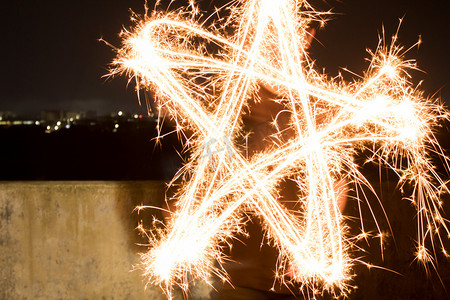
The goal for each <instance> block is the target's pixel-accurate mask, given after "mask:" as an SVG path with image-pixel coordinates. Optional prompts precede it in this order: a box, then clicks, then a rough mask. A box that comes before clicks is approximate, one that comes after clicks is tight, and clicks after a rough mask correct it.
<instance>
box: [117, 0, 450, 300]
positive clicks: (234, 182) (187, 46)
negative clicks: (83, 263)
mask: <svg viewBox="0 0 450 300" xmlns="http://www.w3.org/2000/svg"><path fill="white" fill-rule="evenodd" d="M225 12H226V13H225ZM214 14H215V16H216V19H218V21H216V22H209V20H208V19H206V20H205V18H202V15H201V12H200V11H199V10H198V9H197V8H196V6H195V5H194V3H193V1H191V4H190V5H189V6H188V7H187V8H183V9H182V10H177V11H176V12H159V11H158V10H154V11H152V13H151V15H150V16H145V17H144V18H143V19H142V20H140V21H137V26H136V28H135V31H133V32H125V33H124V46H123V48H122V49H121V50H119V52H118V56H117V59H116V61H115V62H114V63H115V67H116V68H115V70H114V71H113V73H114V74H115V73H121V72H126V73H127V74H128V75H129V76H130V77H131V78H134V79H135V80H136V82H137V85H138V88H148V89H152V90H154V91H156V93H157V97H158V108H159V110H160V111H164V112H165V113H166V114H168V115H170V116H171V117H172V118H173V119H174V120H175V121H176V124H177V129H178V131H179V132H180V133H181V134H183V135H185V136H186V137H187V142H186V145H185V146H186V147H187V148H188V149H190V150H191V153H192V154H191V157H190V159H189V161H188V162H187V163H186V164H185V166H184V167H183V168H182V169H181V170H180V171H179V172H178V174H177V178H181V180H182V183H181V185H180V186H179V189H178V193H177V195H176V198H177V204H176V209H175V211H173V214H172V216H171V219H170V221H169V222H168V224H166V225H165V227H164V228H163V229H155V230H153V231H151V232H150V233H149V234H148V236H149V239H150V242H149V243H150V248H149V251H148V252H147V253H145V254H143V255H142V260H143V266H144V268H145V275H146V276H148V278H149V282H150V283H152V284H158V285H161V286H162V288H163V289H164V291H165V292H166V293H167V295H168V296H169V297H170V296H171V291H172V286H173V285H174V284H177V285H179V286H181V287H182V288H183V289H187V288H188V283H189V281H188V273H190V274H191V275H193V276H194V277H200V278H202V279H203V280H205V281H206V282H208V281H209V280H210V276H211V274H213V276H219V277H221V278H223V279H227V274H226V273H225V272H224V270H223V268H221V264H222V263H223V262H224V259H226V258H225V257H223V254H222V252H223V251H222V250H223V249H222V247H226V245H227V243H229V242H230V241H231V240H232V239H233V238H234V236H235V235H236V233H238V232H242V231H243V224H244V222H245V217H244V216H245V214H255V215H258V216H260V217H261V219H262V222H263V223H264V226H265V230H266V233H267V235H266V236H267V242H270V243H271V244H274V245H275V246H276V247H277V248H278V249H279V253H280V259H279V263H278V265H277V266H276V268H277V272H276V274H274V280H281V281H287V280H294V281H296V282H299V283H302V284H304V285H306V286H310V287H314V286H316V285H317V284H319V285H320V286H321V287H323V288H325V289H336V288H337V290H339V291H340V292H342V293H344V294H345V293H346V291H347V290H348V282H349V278H350V275H351V270H350V269H351V266H352V265H353V264H354V263H355V262H356V261H357V260H356V258H353V257H352V255H351V252H350V251H349V248H350V247H351V246H352V243H354V242H355V240H357V239H358V238H360V237H366V236H367V235H368V233H367V232H365V231H364V224H363V222H362V221H361V225H362V226H361V227H362V229H363V232H362V233H361V234H360V235H359V236H357V237H352V236H350V235H349V233H348V232H347V230H346V226H345V223H344V217H343V216H342V213H341V211H340V208H339V203H338V202H339V201H338V198H339V196H338V194H339V192H338V191H336V189H337V188H336V187H337V186H340V185H339V184H337V183H338V182H346V185H347V186H348V187H351V186H353V189H354V190H355V191H356V190H358V189H361V187H362V186H367V187H369V188H370V183H369V182H368V180H366V178H365V177H364V176H363V174H361V172H360V167H359V166H358V165H357V164H356V163H355V156H356V155H357V154H358V155H360V154H361V153H362V152H364V153H368V152H370V155H369V157H368V159H369V160H371V161H374V162H376V163H380V164H383V165H385V166H387V167H389V168H390V169H392V170H393V171H394V172H395V173H396V174H397V175H398V177H399V182H400V184H401V185H402V184H406V183H407V184H410V185H411V186H412V187H413V193H412V195H410V196H409V197H408V199H410V200H411V201H412V202H413V203H414V204H415V206H416V208H417V214H418V216H417V219H418V240H417V248H418V251H417V253H418V258H419V259H421V260H423V261H429V260H431V259H432V256H430V253H432V252H435V251H436V249H442V251H445V250H444V245H443V244H444V242H443V240H442V239H441V238H440V235H439V234H436V233H438V232H441V233H442V232H445V233H446V234H448V233H449V231H448V228H447V226H446V223H445V220H444V219H443V217H441V214H440V210H441V206H442V203H441V202H440V198H439V196H440V194H441V193H442V192H447V188H446V186H445V182H444V181H443V180H442V179H441V178H440V177H439V175H438V174H437V173H436V172H435V171H434V168H433V166H432V164H431V159H430V157H429V155H428V153H430V152H432V153H437V154H438V155H440V156H441V158H443V161H445V162H446V161H447V158H446V157H445V156H444V155H443V154H442V151H440V148H439V145H438V144H437V141H436V140H435V138H434V136H433V131H432V127H433V126H434V125H435V124H436V123H437V122H439V121H440V119H444V118H447V117H448V116H447V113H446V112H445V111H444V110H443V108H442V107H440V106H439V105H438V104H436V103H434V102H432V101H429V100H427V99H425V98H423V97H422V95H421V93H420V92H418V91H417V90H416V88H415V87H413V86H412V85H411V83H410V82H409V81H408V78H409V75H408V73H407V71H408V69H410V68H414V67H415V66H414V63H413V62H412V61H404V60H402V57H401V56H402V51H403V50H402V48H401V47H398V46H396V45H395V40H394V41H393V43H392V45H391V46H386V45H385V44H384V42H383V41H381V42H380V45H379V47H378V49H377V50H376V52H375V53H374V54H373V57H372V61H371V64H370V67H369V69H368V70H367V72H366V73H365V75H364V77H362V78H361V79H360V80H358V81H357V82H352V83H347V82H344V81H343V80H342V79H341V78H337V79H333V80H330V79H329V78H327V77H326V76H325V75H323V74H320V73H318V72H317V71H315V70H314V66H313V63H312V61H311V60H310V58H309V57H308V55H307V53H306V48H307V46H308V43H309V42H308V41H309V40H310V37H309V34H310V32H309V31H308V26H309V25H310V24H311V22H322V17H323V15H322V14H321V13H318V12H316V11H314V10H313V8H312V7H311V6H309V4H308V3H307V2H306V1H303V0H277V1H274V0H247V1H244V0H241V1H233V2H232V3H230V4H229V5H228V6H227V7H226V8H221V9H217V11H215V12H214ZM222 15H226V17H222ZM217 16H218V17H217ZM200 20H202V21H200ZM208 22H209V23H208ZM206 24H209V25H206ZM258 86H265V87H267V88H269V89H271V90H273V91H275V92H276V94H277V95H278V97H277V99H275V100H273V101H276V102H277V103H279V104H281V105H282V106H283V107H284V108H283V111H286V112H288V113H289V114H290V123H289V130H290V131H292V134H290V135H289V138H284V137H283V131H284V130H285V128H283V127H277V126H278V123H277V119H274V120H273V122H272V123H273V126H274V127H275V128H279V131H278V132H277V133H276V134H273V135H272V136H270V137H268V140H270V141H271V142H272V144H271V146H270V147H267V149H265V150H264V151H261V152H259V153H257V154H255V155H251V156H249V155H247V154H246V153H247V151H246V147H245V145H243V144H242V142H240V141H243V140H245V135H246V134H247V133H245V132H243V130H242V115H243V113H244V111H246V110H248V109H250V114H251V106H250V105H249V100H250V99H255V98H257V97H258V95H257V90H258ZM211 141H214V143H211ZM205 145H208V146H207V147H205ZM210 147H214V149H210ZM286 179H289V180H294V181H295V182H297V184H298V187H299V189H300V193H299V195H298V199H296V201H298V203H299V204H300V205H299V206H298V207H301V208H302V209H301V210H299V211H292V210H289V209H287V208H286V207H284V206H283V205H282V204H280V202H279V201H278V200H277V199H278V197H279V184H280V182H281V181H283V180H286ZM372 190H373V189H372ZM362 201H366V199H365V198H364V197H362V196H361V199H359V200H358V203H360V202H362ZM373 218H375V219H376V216H375V215H374V216H373ZM361 220H362V216H361ZM380 235H381V231H380ZM436 237H437V238H436ZM432 238H433V239H432ZM428 240H430V241H432V242H431V243H429V244H431V245H432V249H430V250H428V249H427V248H426V243H427V241H428ZM214 261H216V262H218V263H219V266H218V267H217V264H215V263H214ZM274 267H275V266H274ZM292 270H294V272H293V271H292Z"/></svg>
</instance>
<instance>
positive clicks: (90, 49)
mask: <svg viewBox="0 0 450 300" xmlns="http://www.w3.org/2000/svg"><path fill="white" fill-rule="evenodd" d="M274 1H275V0H274ZM163 2H164V1H163ZM225 2H226V1H214V2H213V3H212V2H211V1H201V3H202V7H203V8H204V9H205V10H207V9H208V7H211V6H212V5H216V6H219V5H220V4H222V3H225ZM165 3H168V1H165ZM184 3H186V1H175V2H174V4H173V5H174V6H176V5H183V4H184ZM311 3H312V4H313V5H316V6H319V7H321V8H323V9H325V10H328V9H332V10H333V11H334V12H335V13H336V14H335V15H334V16H333V17H332V19H331V20H330V21H329V22H328V24H327V26H326V28H325V29H322V30H319V32H318V33H317V41H316V42H314V43H313V45H312V47H311V49H310V53H311V57H312V58H314V59H315V60H316V65H317V66H318V68H321V69H322V68H324V69H325V70H326V71H325V72H326V73H327V74H329V75H330V76H336V75H337V74H338V73H339V72H340V71H342V68H348V69H349V70H351V71H353V72H355V73H357V74H362V73H363V72H364V70H365V69H366V68H367V66H368V62H367V61H365V59H366V58H368V57H369V55H368V54H367V52H366V49H367V48H370V49H372V50H374V49H375V47H376V46H377V44H378V35H379V33H380V32H381V28H382V26H383V25H384V28H385V31H386V36H387V37H390V36H391V35H392V34H393V33H395V32H396V30H397V28H398V24H399V19H400V18H404V20H403V24H402V26H401V27H400V32H399V41H400V43H401V44H402V45H404V46H405V47H406V48H408V47H409V46H412V45H413V44H415V43H416V42H417V40H418V39H419V36H421V39H422V41H423V43H422V44H421V46H420V47H419V48H414V49H413V50H411V51H410V52H408V53H407V54H406V58H408V59H409V58H415V59H416V60H417V63H418V66H419V68H420V69H421V70H423V72H420V71H414V72H412V75H413V79H412V80H413V82H414V83H416V84H417V83H419V82H421V81H423V83H422V85H421V89H423V90H424V91H425V94H426V95H428V96H433V97H435V98H441V100H442V101H443V102H444V103H446V104H447V105H448V104H449V103H450V92H449V90H450V87H449V84H450V73H449V72H450V71H449V70H450V59H449V58H448V53H449V46H450V22H449V16H448V12H449V10H448V4H447V3H448V1H447V0H438V1H427V2H426V1H413V0H409V1H408V0H378V1H374V0H346V1H342V2H341V1H336V0H329V1H328V2H320V3H317V2H315V3H314V2H313V1H311ZM151 5H152V4H151V2H149V6H151ZM130 9H131V10H133V11H134V12H136V13H138V14H142V13H143V12H144V1H143V0H127V1H112V0H94V1H87V0H78V1H73V0H65V1H61V0H59V1H56V0H41V1H38V0H7V1H3V2H2V3H1V9H0V25H1V27H0V28H1V30H2V33H1V37H0V38H1V45H2V47H1V53H2V56H1V57H2V63H1V65H2V72H1V76H2V79H1V80H0V111H6V110H10V111H13V112H15V113H17V114H19V115H21V114H23V115H27V114H33V113H38V112H40V111H41V110H52V109H62V110H72V111H78V110H79V111H89V110H94V111H97V113H98V115H102V114H109V113H110V112H112V111H118V110H124V111H128V112H132V113H134V112H138V113H142V114H145V112H146V109H145V107H140V106H139V103H138V100H137V96H136V92H135V91H134V88H133V86H132V85H131V86H129V87H127V79H126V78H124V77H117V78H114V79H107V78H105V77H104V75H105V74H107V73H108V71H107V69H108V65H109V63H110V62H111V61H112V60H113V58H114V56H115V53H114V50H113V49H112V48H111V47H110V46H108V45H106V44H105V43H102V42H99V39H100V38H103V39H105V40H106V41H108V42H109V43H111V44H112V45H114V46H117V47H119V46H120V39H119V37H118V33H119V32H120V31H121V30H122V28H124V27H125V28H129V27H130V26H131V25H132V22H131V21H130ZM344 76H345V78H346V79H348V80H352V76H350V75H348V74H346V73H344ZM116 121H117V120H106V121H104V122H103V123H102V126H97V127H92V126H88V125H85V124H84V125H83V124H81V125H79V126H73V127H72V128H71V129H70V130H60V131H58V132H53V133H51V134H48V133H45V129H44V128H41V127H33V128H31V127H25V126H12V127H1V128H0V140H1V145H0V166H1V168H2V171H1V172H0V180H141V179H163V180H168V179H170V177H171V175H173V173H174V172H175V171H176V170H177V167H178V166H179V165H180V163H181V158H180V157H179V156H178V153H177V151H180V150H181V148H180V144H179V142H178V141H177V137H176V135H174V134H172V135H169V136H168V137H166V138H164V139H163V140H162V145H161V146H159V145H156V143H155V140H154V139H153V138H154V137H155V136H156V122H155V121H154V120H152V119H151V118H148V119H144V120H142V121H139V122H134V123H127V122H120V121H119V123H120V127H119V130H118V131H117V132H112V131H111V128H113V125H114V123H115V122H116ZM165 130H166V132H169V131H170V130H171V128H170V126H168V127H167V128H166V129H165ZM448 137H449V134H448V124H447V125H445V126H444V127H443V128H442V130H441V131H440V132H438V138H439V140H440V142H441V144H442V145H443V147H444V148H445V149H450V147H449V139H448ZM368 171H369V172H373V173H374V174H375V173H376V170H370V169H369V170H368ZM374 178H375V177H374ZM389 179H390V178H389V177H383V178H382V180H378V181H377V179H375V180H374V187H375V189H376V190H377V191H378V192H379V193H380V194H381V196H382V197H381V198H382V202H383V206H384V207H385V209H386V211H387V212H388V217H389V220H390V221H391V226H392V229H393V233H394V235H395V237H396V238H395V239H394V238H389V239H388V241H387V242H386V243H385V244H384V247H385V248H384V260H383V259H382V256H381V252H380V246H379V243H377V241H376V239H374V240H372V241H371V242H370V244H369V245H363V244H362V246H364V247H365V249H367V252H366V253H361V256H365V257H366V258H367V257H368V258H369V259H364V260H365V261H370V262H371V263H373V264H375V265H379V266H383V267H385V268H387V269H390V270H393V271H396V272H399V273H401V275H399V274H396V273H394V272H392V271H387V270H380V269H370V270H369V269H367V268H366V267H364V266H357V267H355V270H356V274H357V276H355V280H354V284H355V285H357V286H358V287H359V288H358V289H357V290H356V291H354V292H353V293H352V294H351V297H350V298H351V299H448V298H449V294H448V292H447V290H446V288H445V286H447V287H449V286H450V266H449V260H448V258H445V257H444V256H443V255H442V254H441V253H440V252H439V251H440V250H439V249H437V254H436V258H437V263H435V264H434V265H433V264H430V265H428V268H429V272H427V270H425V268H424V267H422V266H421V265H420V264H417V263H415V262H414V257H415V255H414V247H415V243H414V240H413V238H414V236H415V226H416V225H415V224H416V223H415V222H416V219H415V218H414V216H415V212H414V210H413V208H412V206H411V205H410V204H409V203H408V202H407V201H401V200H400V198H401V195H400V194H399V192H398V190H397V191H395V187H396V184H395V182H391V181H390V180H389ZM377 182H378V183H377ZM444 200H445V201H447V199H444ZM372 201H374V202H376V199H372ZM356 207H357V206H356V204H355V203H352V202H351V201H350V202H349V204H348V205H347V208H346V212H345V214H346V215H348V216H354V217H358V214H357V211H356V210H355V208H356ZM445 208H446V210H447V211H448V210H449V205H448V204H447V205H446V206H445ZM363 209H365V210H366V215H369V214H370V212H368V211H367V209H368V208H367V207H366V208H363ZM380 209H381V206H378V207H375V210H377V211H376V214H377V215H382V214H383V212H382V211H380ZM449 215H450V214H449V213H448V212H447V216H449ZM349 222H350V225H351V228H358V226H359V225H358V224H357V221H355V222H356V223H354V224H352V223H351V222H352V220H349ZM367 222H369V223H368V225H367V226H368V228H369V229H370V228H372V229H374V228H375V224H373V223H372V224H370V222H371V221H370V218H368V221H367ZM381 222H382V224H381V226H382V228H384V229H386V228H389V226H388V225H387V223H386V222H385V221H381ZM444 242H445V243H446V245H449V243H448V240H447V239H445V241H444ZM434 268H436V269H438V271H439V273H437V272H435V270H434ZM438 274H439V275H440V277H439V275H438ZM319 297H320V296H319ZM324 298H328V296H326V295H325V296H324Z"/></svg>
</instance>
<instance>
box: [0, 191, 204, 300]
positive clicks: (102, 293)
mask: <svg viewBox="0 0 450 300" xmlns="http://www.w3.org/2000/svg"><path fill="white" fill-rule="evenodd" d="M163 199H164V186H163V184H162V183H160V182H14V183H0V265H1V268H0V299H8V300H9V299H30V300H31V299H33V300H39V299H45V300H48V299H102V300H106V299H165V297H164V295H163V294H162V293H161V291H160V290H159V288H155V287H151V286H149V287H148V288H147V290H144V286H145V282H144V281H143V278H142V277H141V273H140V271H131V270H132V269H133V265H136V264H137V263H138V261H139V256H138V253H139V252H144V251H145V250H146V248H145V247H142V246H138V245H137V243H145V240H144V239H142V238H141V237H140V236H139V234H138V232H137V231H136V230H135V228H136V226H137V225H138V222H139V221H140V220H141V219H142V220H143V222H144V225H148V226H147V227H149V226H150V225H151V219H152V216H153V215H154V214H156V215H158V214H159V212H158V211H156V210H153V211H152V210H147V211H145V212H144V213H140V214H139V215H138V214H137V213H136V212H133V209H134V208H135V207H136V205H139V204H145V205H156V206H158V205H161V204H162V202H163ZM205 293H206V292H205ZM201 298H203V297H202V295H201V292H200V293H198V297H196V299H201Z"/></svg>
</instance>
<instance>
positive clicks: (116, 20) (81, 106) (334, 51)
mask: <svg viewBox="0 0 450 300" xmlns="http://www.w3.org/2000/svg"><path fill="white" fill-rule="evenodd" d="M186 2H187V1H175V3H176V4H178V5H182V4H183V3H186ZM202 2H203V3H202V5H203V7H205V8H207V7H208V6H210V5H211V2H213V3H212V5H214V4H216V5H217V4H220V3H224V2H225V1H211V0H205V1H202ZM447 2H448V1H447V0H437V1H428V2H427V1H421V2H419V1H414V0H409V1H408V0H377V1H375V0H342V1H337V0H328V1H327V3H323V2H322V3H320V6H322V7H323V8H326V9H330V8H332V9H333V11H334V12H336V13H337V14H336V15H335V16H334V17H333V18H332V20H330V21H329V22H328V24H327V26H326V28H325V29H323V30H321V31H319V33H318V34H317V39H318V40H319V41H320V43H319V42H315V43H314V45H313V46H312V48H311V56H312V57H313V58H314V59H316V64H317V66H318V67H320V68H325V70H326V73H328V74H330V75H331V76H333V75H336V74H337V73H338V72H339V70H340V69H339V68H340V67H347V68H348V69H350V70H352V71H354V72H356V73H359V74H361V73H362V72H363V71H364V70H365V68H366V67H367V62H366V61H365V60H364V59H365V58H368V55H367V53H366V48H371V49H374V48H375V47H376V45H377V43H378V34H379V32H380V30H381V27H382V25H383V24H384V27H385V29H386V32H387V36H391V35H392V33H394V32H395V31H396V29H397V27H398V22H399V18H402V17H404V21H403V24H402V26H401V29H400V34H399V38H400V42H401V43H402V44H403V45H405V47H409V46H411V45H413V44H414V43H415V42H416V41H417V40H418V37H419V36H421V38H422V41H423V44H422V45H421V46H420V48H419V49H413V50H412V51H410V52H409V53H407V55H406V57H407V58H415V59H417V62H418V66H419V68H420V69H422V70H423V71H424V72H413V74H412V75H413V76H414V79H413V81H414V82H419V81H422V80H423V81H424V83H423V85H422V89H423V90H425V94H426V95H428V96H432V95H436V96H437V97H441V98H442V99H443V100H444V101H446V102H447V103H448V104H450V71H449V70H450V58H449V57H448V53H449V49H450V48H449V46H450V21H449V18H450V17H449V16H448V14H447V13H448V11H449V10H448V8H447V7H446V5H447ZM311 3H314V2H311ZM149 6H152V1H151V0H149ZM130 9H131V10H133V11H134V12H136V13H138V14H142V13H143V12H144V0H127V1H114V0H90V1H88V0H78V1H73V0H64V1H62V0H58V1H56V0H6V1H2V4H1V10H0V11H1V12H0V14H1V16H0V22H1V29H2V34H1V39H2V43H1V45H2V80H1V81H0V82H1V86H0V93H1V94H0V111H5V110H11V111H13V112H16V113H19V114H20V113H29V112H39V111H40V110H44V109H66V110H82V111H87V110H96V111H98V112H99V113H100V114H102V113H108V112H111V111H114V110H118V109H124V110H127V111H130V112H134V111H144V110H143V108H139V104H138V100H137V97H136V92H135V91H134V87H133V86H132V85H131V86H130V87H126V83H127V81H126V78H124V77H117V78H114V79H106V78H103V77H102V76H104V75H105V74H107V68H108V64H109V63H110V62H111V61H112V60H113V58H114V55H115V54H114V51H113V49H112V48H111V47H110V46H107V45H106V44H104V43H102V42H99V39H100V38H103V39H105V40H106V41H108V42H110V43H111V44H113V45H115V46H120V39H119V37H118V33H119V32H120V31H121V29H122V28H123V26H125V27H126V28H129V27H130V26H131V25H132V23H131V21H130Z"/></svg>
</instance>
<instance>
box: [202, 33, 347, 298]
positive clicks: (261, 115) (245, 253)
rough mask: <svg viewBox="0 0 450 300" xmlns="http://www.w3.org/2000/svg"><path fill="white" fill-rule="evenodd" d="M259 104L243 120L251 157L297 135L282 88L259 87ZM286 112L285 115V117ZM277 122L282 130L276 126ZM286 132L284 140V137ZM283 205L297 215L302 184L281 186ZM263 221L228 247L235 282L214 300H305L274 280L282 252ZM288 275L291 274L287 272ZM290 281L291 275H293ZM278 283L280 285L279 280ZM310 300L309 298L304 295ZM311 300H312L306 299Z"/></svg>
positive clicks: (219, 287)
mask: <svg viewBox="0 0 450 300" xmlns="http://www.w3.org/2000/svg"><path fill="white" fill-rule="evenodd" d="M315 32H316V30H315V28H310V29H309V30H308V34H307V38H306V39H307V40H306V47H305V48H307V47H308V46H309V44H310V43H311V41H312V39H313V37H314V34H315ZM255 98H256V99H255V100H254V101H250V103H249V108H248V113H247V114H245V115H244V116H243V131H244V132H246V133H250V134H249V135H248V137H247V140H246V143H247V152H248V156H249V157H252V155H253V154H255V153H258V152H261V151H264V150H265V149H266V147H268V146H270V145H271V142H270V139H269V137H270V136H271V135H273V134H276V133H277V134H278V136H279V137H280V135H281V138H282V139H285V140H287V139H289V137H290V136H292V135H293V131H292V129H290V118H291V115H290V113H288V112H286V111H283V110H285V107H284V106H283V105H282V104H280V103H278V102H276V101H274V100H275V99H280V96H279V95H278V94H277V88H276V87H272V86H268V85H266V84H260V88H259V90H258V92H257V95H256V97H255ZM281 111H283V113H280V112H281ZM275 118H277V126H278V128H275V126H274V125H273V120H274V119H275ZM280 132H281V134H280ZM338 185H339V187H336V189H337V190H340V191H341V193H340V194H339V195H338V202H339V207H340V209H341V211H342V209H343V207H344V205H345V199H346V191H345V188H342V186H344V185H345V183H343V182H341V183H339V184H338ZM278 189H279V195H280V197H279V198H278V201H279V202H280V203H281V204H282V205H283V206H285V207H286V208H287V209H290V210H298V209H299V207H298V204H297V201H296V199H297V197H298V195H299V188H298V186H297V184H296V183H295V182H294V181H292V180H290V179H286V180H284V181H282V182H281V183H279V184H278ZM261 222H263V220H261V219H260V218H259V217H257V216H249V217H248V222H247V223H246V224H245V227H244V229H245V232H246V234H240V235H238V236H236V238H235V239H233V240H232V241H231V243H232V245H231V246H230V247H224V249H225V251H224V252H225V253H224V254H225V256H226V257H227V258H228V259H227V261H226V262H225V263H224V264H223V268H224V269H225V271H226V272H227V274H228V276H229V279H230V282H229V283H228V282H222V281H219V279H217V282H215V283H214V284H213V287H214V290H213V291H212V292H211V295H210V296H211V299H213V300H239V299H242V300H244V299H246V300H253V299H255V300H256V299H258V300H272V299H286V300H289V299H298V298H299V297H300V298H303V294H302V293H301V291H300V289H301V286H300V285H298V284H292V283H288V282H287V283H285V284H283V283H281V282H277V281H276V280H275V268H276V265H277V260H278V259H279V251H278V250H277V248H276V247H274V246H271V245H269V244H268V243H267V241H266V240H265V239H266V238H265V233H264V230H263V226H262V225H261ZM288 272H292V270H291V271H289V270H288ZM288 276H289V273H288ZM278 281H279V280H278ZM305 296H306V295H305ZM306 297H307V296H306Z"/></svg>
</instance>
